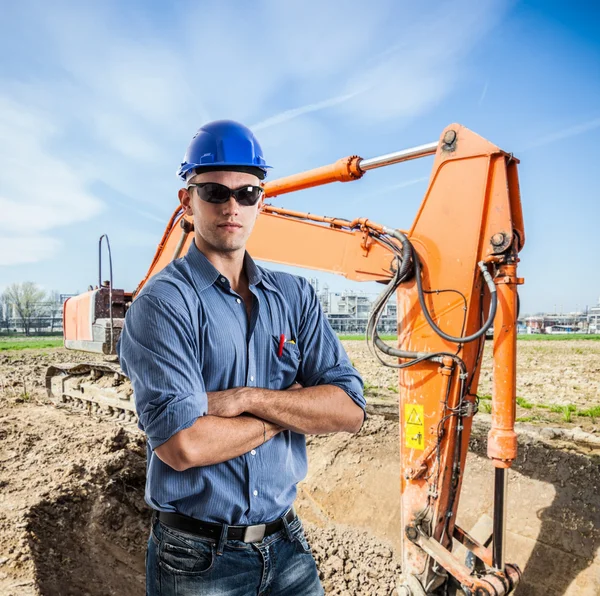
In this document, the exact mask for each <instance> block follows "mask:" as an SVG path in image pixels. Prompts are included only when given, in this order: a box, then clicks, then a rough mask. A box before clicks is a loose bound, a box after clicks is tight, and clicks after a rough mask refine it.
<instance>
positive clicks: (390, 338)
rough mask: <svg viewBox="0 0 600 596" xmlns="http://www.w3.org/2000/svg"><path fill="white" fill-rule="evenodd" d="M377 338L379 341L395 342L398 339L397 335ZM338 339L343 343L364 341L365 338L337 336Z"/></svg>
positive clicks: (360, 336) (362, 336)
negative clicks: (346, 341)
mask: <svg viewBox="0 0 600 596" xmlns="http://www.w3.org/2000/svg"><path fill="white" fill-rule="evenodd" d="M379 337H380V339H383V340H384V341H397V339H398V336H397V335H380V336H379ZM338 338H339V339H341V340H343V341H345V340H354V341H365V339H366V336H365V335H338Z"/></svg>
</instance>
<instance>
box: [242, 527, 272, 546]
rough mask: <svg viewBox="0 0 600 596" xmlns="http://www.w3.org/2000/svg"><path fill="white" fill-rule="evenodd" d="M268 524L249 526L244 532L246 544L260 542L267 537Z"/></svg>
mask: <svg viewBox="0 0 600 596" xmlns="http://www.w3.org/2000/svg"><path fill="white" fill-rule="evenodd" d="M266 529H267V524H257V525H256V526H247V527H246V529H245V530H244V538H243V541H244V542H260V541H261V540H262V539H263V538H264V537H265V531H266Z"/></svg>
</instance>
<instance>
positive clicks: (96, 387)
mask: <svg viewBox="0 0 600 596" xmlns="http://www.w3.org/2000/svg"><path fill="white" fill-rule="evenodd" d="M46 391H47V393H48V397H49V398H50V399H52V400H53V401H54V402H55V403H56V404H58V405H62V406H66V407H68V408H70V409H72V410H74V411H78V412H85V413H88V414H93V415H96V416H101V417H102V418H107V419H110V420H115V421H117V422H120V423H121V424H124V425H129V424H134V423H136V422H137V416H136V413H135V404H134V401H133V389H132V387H131V382H130V381H129V379H128V378H127V377H126V376H125V375H124V374H123V371H122V370H121V368H120V367H119V366H118V365H116V364H111V363H95V362H94V363H77V364H59V365H53V366H50V367H48V369H47V370H46Z"/></svg>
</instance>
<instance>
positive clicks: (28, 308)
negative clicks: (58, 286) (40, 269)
mask: <svg viewBox="0 0 600 596" xmlns="http://www.w3.org/2000/svg"><path fill="white" fill-rule="evenodd" d="M2 297H3V299H4V300H5V301H6V303H7V304H8V305H9V306H14V308H15V311H16V313H17V318H18V319H19V320H20V323H21V326H22V327H23V330H24V331H25V335H29V334H30V330H31V327H32V326H33V324H34V323H35V321H36V319H37V318H39V317H40V316H43V314H44V313H45V310H46V308H47V306H46V304H44V302H45V298H46V295H45V292H44V290H42V289H41V288H39V287H38V286H37V285H36V284H34V283H33V282H31V281H25V282H23V283H22V284H18V283H14V284H11V285H10V286H8V288H7V289H6V290H5V291H4V294H3V295H2Z"/></svg>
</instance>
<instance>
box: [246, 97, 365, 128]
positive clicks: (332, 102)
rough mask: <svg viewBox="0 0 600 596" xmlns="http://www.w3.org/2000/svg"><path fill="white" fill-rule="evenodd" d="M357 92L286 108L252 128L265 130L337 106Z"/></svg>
mask: <svg viewBox="0 0 600 596" xmlns="http://www.w3.org/2000/svg"><path fill="white" fill-rule="evenodd" d="M355 95H356V93H346V94H345V95H340V96H338V97H332V98H331V99H325V100H323V101H319V102H317V103H311V104H308V105H305V106H301V107H299V108H292V109H290V110H284V111H283V112H280V113H279V114H275V116H270V117H269V118H267V119H266V120H262V121H261V122H258V123H256V124H253V125H252V126H250V128H251V129H252V130H253V131H254V132H258V131H260V130H264V129H265V128H269V127H271V126H276V125H277V124H283V123H284V122H287V121H288V120H293V119H294V118H297V117H298V116H303V115H304V114H310V113H311V112H318V111H319V110H324V109H326V108H331V107H333V106H337V105H339V104H341V103H344V102H345V101H348V100H349V99H352V98H353V97H354V96H355Z"/></svg>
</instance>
